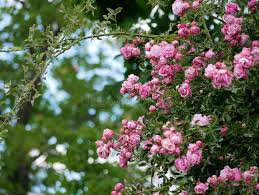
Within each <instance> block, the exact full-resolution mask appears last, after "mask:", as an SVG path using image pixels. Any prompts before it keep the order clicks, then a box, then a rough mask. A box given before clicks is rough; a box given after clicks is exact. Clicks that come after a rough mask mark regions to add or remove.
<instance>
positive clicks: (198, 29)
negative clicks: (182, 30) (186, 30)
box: [190, 22, 201, 35]
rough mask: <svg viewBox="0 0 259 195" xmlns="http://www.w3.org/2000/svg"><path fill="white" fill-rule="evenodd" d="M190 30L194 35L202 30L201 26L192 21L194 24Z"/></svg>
mask: <svg viewBox="0 0 259 195" xmlns="http://www.w3.org/2000/svg"><path fill="white" fill-rule="evenodd" d="M190 32H191V34H192V35H198V34H200V32H201V29H200V27H199V26H198V25H197V23H196V22H192V26H191V28H190Z"/></svg>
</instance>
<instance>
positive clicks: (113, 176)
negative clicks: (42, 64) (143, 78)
mask: <svg viewBox="0 0 259 195" xmlns="http://www.w3.org/2000/svg"><path fill="white" fill-rule="evenodd" d="M61 3H62V4H63V5H64V6H65V7H66V8H71V9H73V7H75V6H77V5H80V4H84V0H63V1H61V0H0V13H1V14H0V31H1V32H0V37H1V38H0V47H1V48H4V47H13V46H20V45H23V41H24V40H25V39H26V38H27V37H28V32H29V27H30V26H32V25H34V24H35V25H36V28H37V29H38V30H40V31H44V30H45V29H46V27H47V26H51V27H52V30H53V31H54V32H56V33H58V32H60V31H61V30H62V26H63V24H65V23H66V22H67V21H66V19H65V18H64V17H63V15H62V13H61V12H59V8H60V5H61ZM147 3H148V2H147V0H134V1H133V0H97V1H96V2H95V3H94V5H95V6H96V8H97V10H96V14H95V15H94V16H92V15H91V14H84V13H78V14H81V15H82V17H86V18H87V19H90V20H92V21H93V22H94V21H96V20H100V19H102V15H103V14H107V7H110V8H113V9H115V8H117V7H122V8H123V11H122V13H121V14H120V15H119V17H118V25H120V26H122V27H123V28H126V29H127V28H131V27H132V26H135V28H143V27H145V28H146V29H143V30H149V31H150V32H152V33H159V32H163V31H164V30H167V28H168V24H169V22H170V17H168V15H167V14H164V13H171V12H170V11H169V10H170V9H171V8H170V6H169V7H166V8H164V11H163V10H162V9H159V8H158V7H156V8H155V9H153V10H152V7H151V5H150V4H147ZM151 10H152V12H153V13H152V12H151ZM150 14H151V15H150ZM71 17H72V16H71ZM82 26H83V27H84V28H85V30H86V31H87V30H88V29H90V28H91V26H90V25H89V24H82ZM121 44H122V43H119V42H116V41H115V40H114V39H110V38H109V39H105V40H101V41H100V40H96V41H85V42H83V43H82V45H81V46H76V47H74V48H72V49H70V50H69V51H67V52H65V53H64V54H63V55H62V56H60V57H59V58H58V59H57V60H55V61H54V62H53V63H52V64H51V66H50V67H49V68H48V70H47V73H46V75H45V76H44V78H43V79H42V80H38V81H37V82H38V84H39V89H38V90H39V91H40V93H41V96H40V98H38V99H37V100H36V101H35V102H34V105H33V106H32V105H31V102H29V103H25V104H24V105H23V106H22V108H21V109H20V110H19V112H18V120H14V121H12V122H11V127H8V129H9V132H8V133H6V134H4V136H3V137H2V138H1V140H0V171H1V172H0V194H18V195H22V194H28V193H34V194H38V193H39V194H41V193H42V194H95V195H98V194H110V191H111V190H112V188H113V186H114V184H115V183H116V182H118V181H123V179H124V178H127V177H132V171H131V170H132V169H134V166H133V167H132V168H130V169H129V170H127V171H126V170H121V169H120V168H119V167H118V166H117V163H116V158H115V157H113V158H111V159H109V160H108V161H103V160H101V159H99V158H98V157H97V155H96V147H95V141H96V140H97V139H99V138H100V136H101V134H102V131H103V129H104V128H111V129H115V130H116V131H117V132H118V131H119V127H120V121H121V120H122V118H128V119H136V118H137V117H138V116H139V115H141V114H143V113H144V109H143V107H141V106H140V105H139V104H138V103H137V102H136V101H132V100H130V99H127V98H125V97H122V96H121V95H120V94H119V88H120V84H121V82H122V80H123V79H124V78H125V77H127V75H128V74H129V73H132V72H134V73H135V74H140V73H141V71H140V69H139V68H138V66H137V65H136V63H137V62H134V61H131V62H130V63H128V62H127V63H124V61H123V59H122V57H121V56H119V47H120V45H121ZM29 52H33V51H29ZM24 55H26V53H25V52H16V53H12V54H11V53H0V68H1V71H0V100H1V104H0V113H1V114H2V113H5V112H8V111H9V110H10V109H11V108H12V106H13V104H14V97H10V96H8V97H6V95H5V92H6V90H7V89H6V88H5V86H6V84H8V83H9V82H10V81H11V82H12V85H13V86H15V85H18V84H19V82H21V80H22V79H23V77H24V75H23V74H24V72H23V69H22V65H23V64H26V63H28V62H25V59H26V58H24ZM31 74H32V75H33V72H31Z"/></svg>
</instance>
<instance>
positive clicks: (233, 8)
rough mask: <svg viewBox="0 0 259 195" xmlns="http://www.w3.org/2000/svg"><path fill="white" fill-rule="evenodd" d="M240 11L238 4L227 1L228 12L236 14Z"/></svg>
mask: <svg viewBox="0 0 259 195" xmlns="http://www.w3.org/2000/svg"><path fill="white" fill-rule="evenodd" d="M237 11H238V4H236V3H232V2H230V3H227V4H226V11H225V13H226V14H235V13H236V12H237Z"/></svg>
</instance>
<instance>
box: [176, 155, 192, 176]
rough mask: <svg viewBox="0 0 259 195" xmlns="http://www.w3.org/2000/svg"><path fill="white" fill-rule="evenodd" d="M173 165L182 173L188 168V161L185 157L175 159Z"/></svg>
mask: <svg viewBox="0 0 259 195" xmlns="http://www.w3.org/2000/svg"><path fill="white" fill-rule="evenodd" d="M174 165H175V167H176V168H177V169H178V170H179V171H181V172H184V173H186V172H187V171H188V170H189V168H190V166H189V162H188V160H187V158H186V157H182V158H178V159H176V160H175V161H174Z"/></svg>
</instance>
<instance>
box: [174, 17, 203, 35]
mask: <svg viewBox="0 0 259 195" xmlns="http://www.w3.org/2000/svg"><path fill="white" fill-rule="evenodd" d="M177 28H178V35H179V36H180V37H182V38H188V37H189V36H191V35H198V34H200V32H201V29H200V27H199V26H198V24H197V22H195V21H193V22H192V23H191V24H189V23H187V24H178V25H177Z"/></svg>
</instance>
